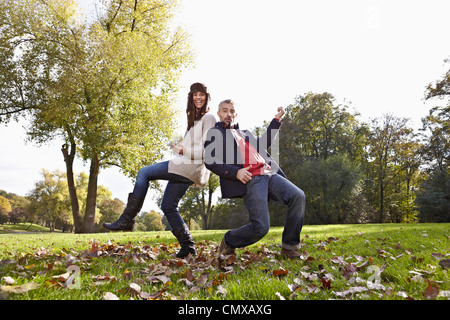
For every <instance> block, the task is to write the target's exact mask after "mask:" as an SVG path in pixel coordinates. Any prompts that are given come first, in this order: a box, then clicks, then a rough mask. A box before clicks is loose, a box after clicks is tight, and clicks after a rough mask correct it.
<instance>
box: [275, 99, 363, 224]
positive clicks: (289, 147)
mask: <svg viewBox="0 0 450 320" xmlns="http://www.w3.org/2000/svg"><path fill="white" fill-rule="evenodd" d="M348 109H349V107H348V106H347V105H346V104H345V103H342V104H338V103H337V102H336V99H335V98H334V96H333V95H332V94H330V93H327V92H324V93H321V94H317V93H311V92H309V93H307V94H305V95H303V96H299V97H297V98H296V100H295V102H294V104H292V105H290V106H288V107H287V108H286V115H285V117H284V118H283V120H282V122H283V126H282V127H281V129H280V136H279V150H280V155H279V159H280V166H281V167H282V169H283V171H284V172H285V173H286V175H287V177H288V178H289V180H291V181H292V182H293V183H294V184H296V185H297V186H298V187H300V188H301V189H303V190H304V191H305V193H306V195H307V196H306V201H307V208H308V209H307V210H308V214H307V215H306V216H305V221H307V222H308V223H332V222H343V221H349V217H347V211H346V210H344V209H343V208H344V207H343V206H344V205H346V206H347V207H348V206H349V205H350V204H351V199H352V197H354V196H355V194H356V193H357V192H361V188H360V182H361V179H362V174H361V169H360V167H361V163H362V161H363V159H365V158H366V150H365V144H366V140H367V137H368V132H369V129H368V126H367V125H366V124H365V123H362V122H360V121H358V116H359V114H358V113H350V112H349V111H348ZM280 210H284V209H282V208H281V207H277V205H274V208H273V211H280ZM361 214H363V213H361ZM280 216H281V215H280ZM274 218H275V219H273V220H274V221H277V223H283V221H282V220H280V221H279V219H280V218H277V217H274ZM355 219H356V220H357V218H356V217H352V220H355Z"/></svg>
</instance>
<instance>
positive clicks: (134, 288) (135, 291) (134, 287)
mask: <svg viewBox="0 0 450 320" xmlns="http://www.w3.org/2000/svg"><path fill="white" fill-rule="evenodd" d="M127 291H128V293H130V294H132V295H139V294H140V293H141V286H140V285H138V284H137V283H134V282H132V283H130V284H129V286H128V288H127Z"/></svg>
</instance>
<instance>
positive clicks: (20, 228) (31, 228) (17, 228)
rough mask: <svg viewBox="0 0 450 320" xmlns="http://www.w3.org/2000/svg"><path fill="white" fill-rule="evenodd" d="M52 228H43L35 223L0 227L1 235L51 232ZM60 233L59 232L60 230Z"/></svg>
mask: <svg viewBox="0 0 450 320" xmlns="http://www.w3.org/2000/svg"><path fill="white" fill-rule="evenodd" d="M49 231H50V228H47V227H43V226H40V225H37V224H34V223H31V224H30V223H17V224H3V225H0V234H2V233H14V232H49ZM58 232H59V230H58Z"/></svg>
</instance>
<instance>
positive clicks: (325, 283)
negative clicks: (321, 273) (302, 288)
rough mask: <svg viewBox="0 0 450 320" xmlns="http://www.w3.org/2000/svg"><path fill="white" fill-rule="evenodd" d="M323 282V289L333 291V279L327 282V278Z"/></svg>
mask: <svg viewBox="0 0 450 320" xmlns="http://www.w3.org/2000/svg"><path fill="white" fill-rule="evenodd" d="M321 281H322V287H323V288H324V289H327V290H329V289H331V279H330V280H328V281H327V280H325V278H322V279H321Z"/></svg>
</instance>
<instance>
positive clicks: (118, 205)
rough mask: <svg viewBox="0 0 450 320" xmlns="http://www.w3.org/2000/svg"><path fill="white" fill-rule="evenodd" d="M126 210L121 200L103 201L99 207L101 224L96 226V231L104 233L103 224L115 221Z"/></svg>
mask: <svg viewBox="0 0 450 320" xmlns="http://www.w3.org/2000/svg"><path fill="white" fill-rule="evenodd" d="M124 209H125V204H124V203H123V201H121V200H119V199H117V198H116V199H111V198H109V199H103V200H102V201H101V202H100V203H99V205H98V210H99V214H100V217H99V222H98V224H97V225H96V231H103V230H104V229H103V227H102V224H103V223H104V222H109V221H115V220H117V219H118V218H119V216H120V215H121V214H122V212H123V210H124Z"/></svg>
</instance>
